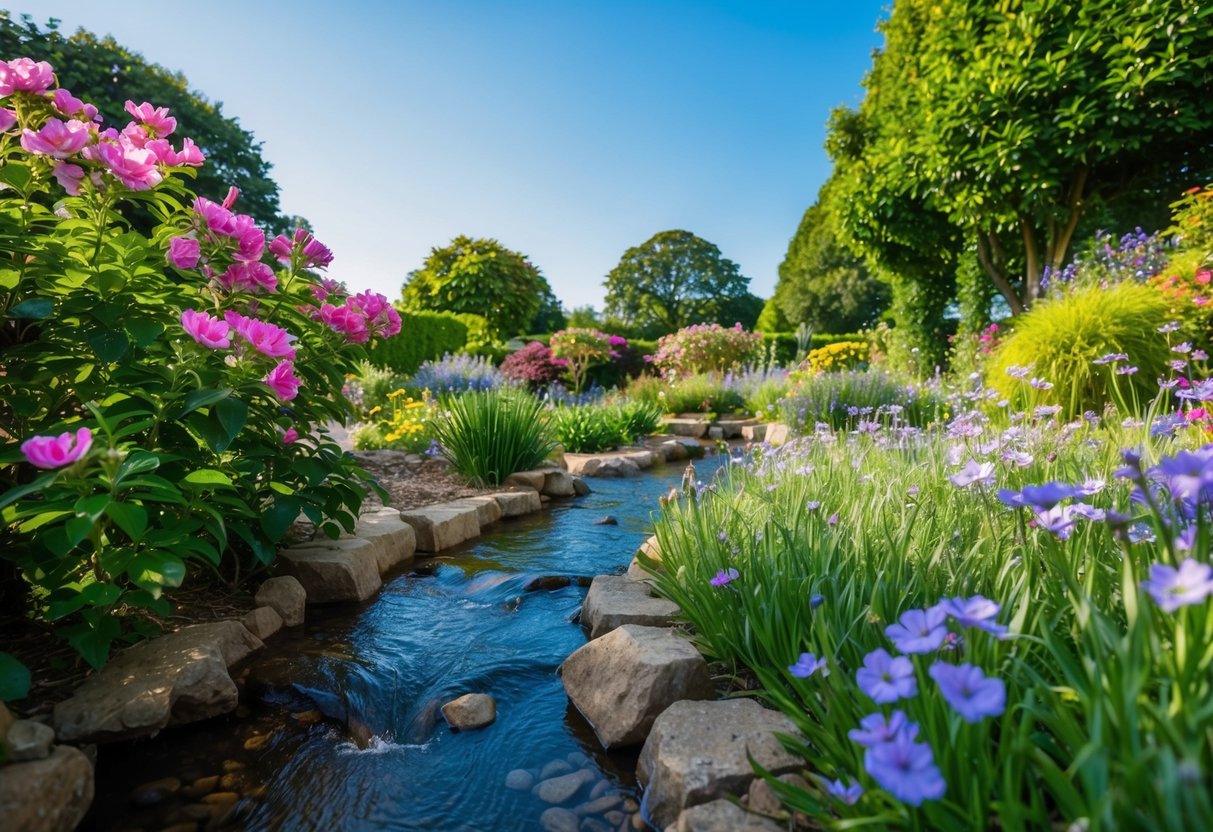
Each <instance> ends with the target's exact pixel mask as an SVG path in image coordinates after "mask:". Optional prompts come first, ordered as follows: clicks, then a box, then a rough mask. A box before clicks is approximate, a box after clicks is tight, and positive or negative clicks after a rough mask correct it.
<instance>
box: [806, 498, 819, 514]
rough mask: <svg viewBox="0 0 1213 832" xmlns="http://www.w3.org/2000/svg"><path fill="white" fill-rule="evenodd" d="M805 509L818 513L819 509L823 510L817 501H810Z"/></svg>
mask: <svg viewBox="0 0 1213 832" xmlns="http://www.w3.org/2000/svg"><path fill="white" fill-rule="evenodd" d="M804 507H805V510H807V511H817V509H819V508H821V503H820V502H818V501H817V500H809V501H808V502H807V503H805V504H804Z"/></svg>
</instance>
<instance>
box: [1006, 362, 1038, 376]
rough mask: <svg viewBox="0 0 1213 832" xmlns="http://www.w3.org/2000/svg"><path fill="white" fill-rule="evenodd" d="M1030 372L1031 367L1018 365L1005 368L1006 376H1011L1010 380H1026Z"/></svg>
mask: <svg viewBox="0 0 1213 832" xmlns="http://www.w3.org/2000/svg"><path fill="white" fill-rule="evenodd" d="M1030 372H1032V368H1031V367H1021V366H1020V365H1018V364H1012V365H1011V366H1010V367H1007V375H1009V376H1011V378H1027V377H1028V374H1029V373H1030Z"/></svg>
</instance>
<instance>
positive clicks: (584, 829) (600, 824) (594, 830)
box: [580, 818, 615, 832]
mask: <svg viewBox="0 0 1213 832" xmlns="http://www.w3.org/2000/svg"><path fill="white" fill-rule="evenodd" d="M580 830H581V832H615V831H614V830H613V829H612V828H611V827H610V826H608V825H607V824H606V822H605V821H601V820H598V818H583V819H582V821H581V827H580Z"/></svg>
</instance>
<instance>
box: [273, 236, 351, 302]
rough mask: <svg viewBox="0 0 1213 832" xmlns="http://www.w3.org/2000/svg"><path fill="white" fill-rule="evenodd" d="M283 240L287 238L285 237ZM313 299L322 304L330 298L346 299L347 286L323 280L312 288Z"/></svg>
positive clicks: (327, 278)
mask: <svg viewBox="0 0 1213 832" xmlns="http://www.w3.org/2000/svg"><path fill="white" fill-rule="evenodd" d="M282 239H286V238H285V237H284V238H282ZM271 245H272V244H271ZM288 259H289V257H288ZM312 297H314V298H315V299H316V300H318V301H320V302H321V303H324V302H325V301H326V300H328V299H329V298H330V297H332V298H334V299H336V300H341V299H342V298H344V297H345V284H344V283H341V282H340V281H337V280H333V279H332V278H331V277H324V278H321V279H320V282H319V283H317V284H316V285H315V286H313V287H312Z"/></svg>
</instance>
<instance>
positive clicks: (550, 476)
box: [541, 470, 577, 497]
mask: <svg viewBox="0 0 1213 832" xmlns="http://www.w3.org/2000/svg"><path fill="white" fill-rule="evenodd" d="M541 493H542V494H544V495H545V496H547V497H572V496H574V495H576V493H577V492H576V491H575V490H574V489H573V478H572V477H571V476H569V473H568V472H567V471H560V470H555V471H545V472H544V476H543V489H542V492H541Z"/></svg>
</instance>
